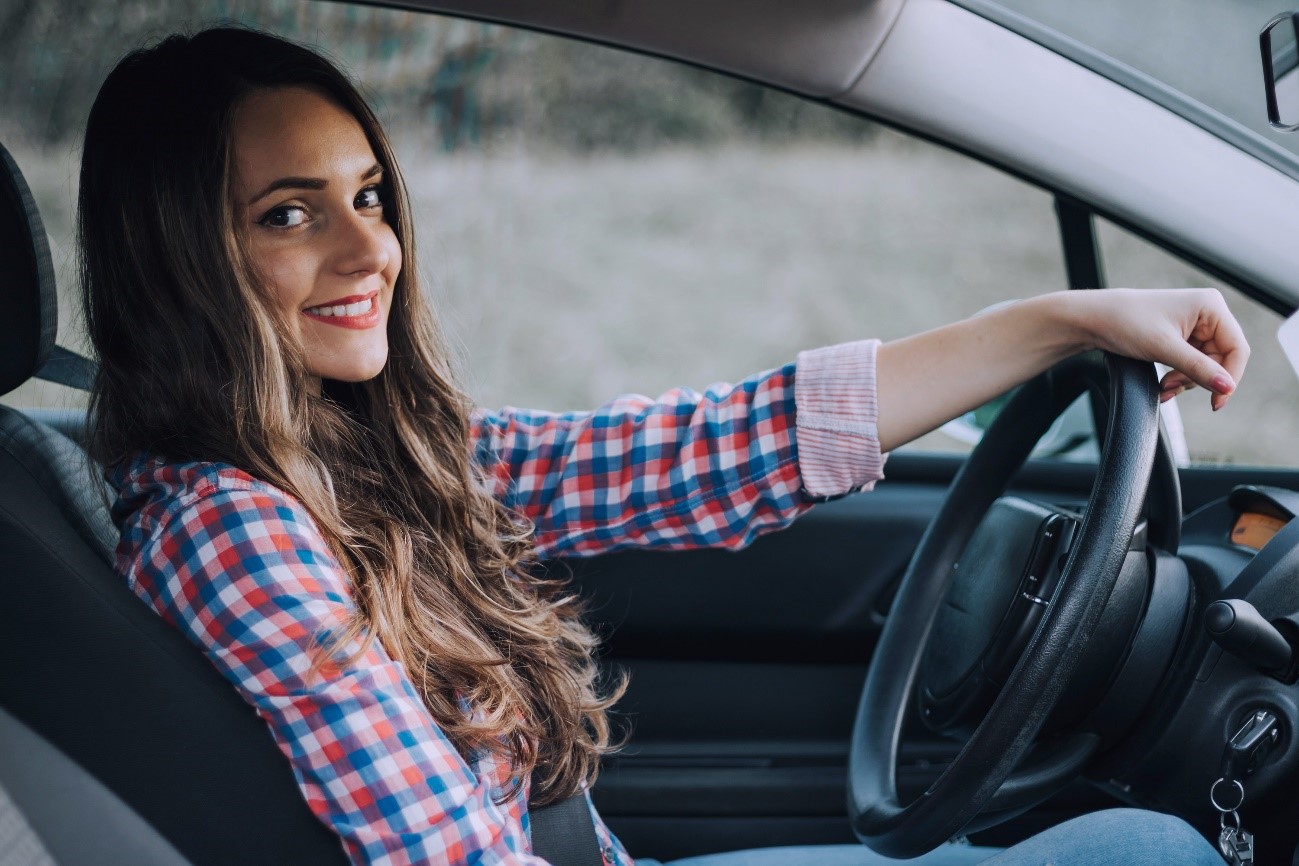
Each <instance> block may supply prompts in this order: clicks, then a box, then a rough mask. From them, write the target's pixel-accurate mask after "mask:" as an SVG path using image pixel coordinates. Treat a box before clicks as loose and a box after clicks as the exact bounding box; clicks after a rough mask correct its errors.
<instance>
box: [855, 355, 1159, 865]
mask: <svg viewBox="0 0 1299 866" xmlns="http://www.w3.org/2000/svg"><path fill="white" fill-rule="evenodd" d="M1089 389H1090V390H1091V391H1092V393H1093V394H1094V395H1096V396H1097V397H1099V398H1100V400H1099V401H1098V402H1101V403H1103V404H1104V405H1105V406H1107V407H1108V415H1109V418H1108V423H1107V426H1106V428H1105V436H1104V439H1103V442H1102V447H1101V456H1100V463H1099V466H1098V468H1097V472H1096V480H1095V483H1094V484H1093V486H1092V489H1091V494H1090V497H1089V499H1088V502H1087V507H1086V511H1085V514H1084V515H1083V516H1081V518H1079V516H1078V515H1071V514H1070V513H1069V512H1065V511H1063V510H1061V511H1058V512H1052V510H1051V509H1049V508H1048V507H1046V506H1040V505H1037V504H1032V503H1026V502H1024V501H1023V500H1012V498H1009V497H1002V493H1003V491H1004V490H1005V488H1006V486H1007V484H1008V483H1009V481H1010V479H1011V477H1012V476H1013V475H1014V473H1015V472H1016V471H1017V470H1018V469H1019V468H1020V467H1021V466H1022V465H1023V463H1024V461H1025V460H1026V459H1027V457H1028V455H1029V453H1030V451H1031V450H1032V449H1033V446H1034V445H1035V444H1036V443H1037V441H1038V439H1039V438H1040V437H1041V435H1042V434H1043V433H1045V432H1046V430H1047V428H1048V427H1049V426H1050V425H1051V423H1052V422H1053V421H1054V420H1055V419H1056V418H1057V417H1058V416H1059V415H1060V414H1061V413H1062V412H1064V410H1065V409H1066V408H1067V407H1068V406H1069V405H1070V404H1071V403H1072V402H1073V401H1074V400H1075V399H1076V398H1077V397H1078V396H1079V395H1081V394H1082V393H1084V392H1085V391H1087V390H1089ZM1158 435H1159V427H1158V384H1157V382H1156V378H1155V373H1154V367H1153V365H1151V364H1148V363H1142V362H1138V361H1134V360H1131V359H1128V358H1120V357H1117V356H1113V355H1105V356H1104V360H1103V362H1102V361H1101V360H1100V359H1099V358H1098V357H1097V355H1096V354H1095V353H1093V354H1092V355H1090V356H1088V355H1083V356H1078V357H1075V358H1071V359H1069V360H1067V361H1064V362H1063V363H1061V364H1059V365H1057V366H1055V367H1053V368H1051V369H1050V370H1048V371H1047V372H1045V373H1043V374H1042V375H1040V376H1038V377H1037V378H1035V379H1033V380H1031V381H1029V382H1028V383H1026V384H1025V385H1023V386H1022V387H1021V388H1020V389H1019V391H1018V392H1017V393H1016V394H1015V396H1014V397H1013V398H1012V399H1011V401H1010V402H1009V403H1008V404H1007V405H1006V407H1005V408H1004V409H1003V410H1002V412H1001V413H1000V414H999V415H998V416H997V418H996V419H995V421H994V422H993V424H992V425H991V426H990V427H989V428H988V430H987V432H986V433H985V434H984V436H983V438H982V440H981V441H980V442H979V444H978V446H977V447H976V448H975V449H974V451H973V453H972V454H971V455H970V457H969V459H968V460H967V461H966V463H965V464H964V466H963V467H962V468H961V470H960V472H958V473H957V475H956V478H955V480H954V481H953V482H952V485H951V487H950V488H949V490H948V492H947V496H946V499H945V500H944V502H943V505H942V508H941V509H940V510H939V512H938V514H937V516H935V517H934V519H933V522H932V523H930V524H929V527H928V528H927V529H926V530H925V534H924V536H923V537H922V538H921V541H920V544H919V546H918V547H917V549H916V552H915V555H914V556H913V557H912V559H911V563H910V565H909V566H908V568H907V571H906V574H905V575H904V576H903V578H902V582H901V585H900V587H899V589H898V592H897V596H896V598H895V600H894V602H893V606H892V608H891V610H890V613H889V616H888V618H887V621H886V623H885V626H884V629H883V631H882V633H881V635H880V639H879V643H878V644H877V646H876V648H875V653H874V657H873V658H872V660H871V665H870V671H869V673H868V674H867V677H866V685H865V688H864V690H863V692H862V697H861V703H860V705H859V707H858V710H857V717H856V720H855V722H854V729H853V737H852V747H851V752H850V754H849V761H848V809H849V816H850V818H851V821H852V826H853V829H854V831H855V832H856V833H857V836H858V838H859V839H861V841H862V842H864V843H865V844H866V845H868V846H869V847H871V848H872V849H874V850H875V851H877V852H879V853H881V854H885V855H887V856H890V857H899V858H905V857H914V856H917V855H919V854H922V853H924V852H926V851H929V850H932V849H933V848H935V847H937V846H938V845H940V844H942V843H943V842H945V841H946V840H948V839H950V838H952V837H953V836H955V835H956V834H957V833H959V832H961V830H962V829H964V828H966V827H967V826H969V825H970V824H971V822H973V821H974V820H975V819H976V817H978V816H979V815H980V813H981V812H983V813H984V815H985V817H986V816H987V814H988V813H993V814H994V815H995V814H996V813H1002V814H1003V815H1004V816H1005V817H1009V816H1010V815H1012V814H1014V813H1015V812H1017V811H1020V810H1022V809H1023V808H1026V807H1027V806H1028V805H1032V804H1033V803H1036V802H1039V801H1040V800H1041V799H1043V798H1044V797H1045V795H1046V794H1048V793H1050V792H1053V791H1054V790H1056V789H1057V788H1059V787H1060V786H1061V785H1062V784H1063V783H1064V782H1065V781H1068V780H1069V779H1072V778H1074V777H1075V776H1076V775H1077V773H1078V772H1079V771H1080V770H1081V769H1082V766H1083V765H1084V764H1085V763H1086V761H1087V759H1088V758H1089V757H1090V756H1091V754H1092V752H1093V751H1094V749H1095V747H1096V744H1097V739H1096V737H1095V736H1093V735H1090V734H1085V733H1076V734H1072V735H1070V736H1068V737H1066V738H1064V739H1063V744H1062V745H1060V746H1059V747H1058V748H1055V749H1054V750H1053V751H1052V752H1051V753H1050V754H1049V756H1048V757H1046V758H1045V759H1042V760H1038V761H1036V762H1035V763H1033V764H1032V765H1030V766H1028V767H1025V768H1022V769H1020V770H1019V771H1018V772H1014V774H1013V775H1012V772H1013V771H1015V769H1016V767H1017V766H1018V765H1019V763H1020V762H1021V760H1022V759H1023V758H1024V757H1025V755H1026V754H1027V753H1028V752H1029V749H1030V748H1031V747H1032V746H1033V745H1034V743H1035V740H1036V738H1037V735H1038V732H1039V730H1040V729H1041V728H1042V726H1043V723H1044V722H1045V721H1046V720H1047V717H1048V715H1049V714H1050V713H1051V710H1052V708H1053V707H1054V706H1055V705H1056V702H1057V700H1058V699H1059V698H1060V696H1061V695H1062V693H1063V691H1064V689H1065V687H1066V686H1067V685H1068V683H1069V681H1070V678H1071V677H1072V676H1073V675H1074V674H1075V673H1076V672H1078V670H1079V668H1080V665H1079V661H1080V660H1081V659H1082V657H1083V654H1084V651H1085V649H1086V647H1087V643H1088V640H1089V638H1090V637H1091V635H1092V633H1093V631H1094V630H1095V629H1096V626H1097V623H1098V621H1099V620H1100V617H1101V613H1102V611H1103V610H1104V608H1105V604H1106V601H1107V600H1108V599H1109V596H1110V592H1111V590H1112V589H1113V588H1114V586H1115V583H1116V581H1117V580H1118V577H1119V572H1120V569H1121V567H1122V566H1123V563H1124V559H1125V557H1126V556H1127V553H1128V550H1129V546H1130V544H1131V541H1132V537H1133V532H1134V529H1135V527H1136V523H1137V520H1138V518H1139V516H1140V513H1141V509H1142V504H1143V502H1144V499H1145V495H1146V488H1147V485H1148V482H1149V480H1150V477H1151V469H1152V465H1153V462H1154V455H1155V447H1156V441H1157V439H1158ZM993 512H995V513H993ZM985 516H987V518H988V519H987V520H985V519H984V518H985ZM1053 520H1054V521H1055V523H1054V525H1055V527H1056V529H1055V530H1051V529H1050V528H1049V527H1050V525H1051V524H1052V521H1053ZM988 524H996V525H994V526H992V527H991V528H988ZM981 526H982V528H981ZM1026 526H1027V527H1029V528H1028V529H1025V528H1024V527H1026ZM1042 527H1048V528H1047V529H1043V528H1042ZM1053 533H1054V534H1053ZM1062 535H1068V536H1070V538H1058V536H1062ZM972 540H973V541H974V543H971V542H972ZM1048 540H1054V541H1055V543H1057V544H1058V545H1060V546H1058V547H1055V548H1052V549H1053V550H1056V551H1060V552H1063V551H1064V550H1066V547H1064V546H1063V545H1064V544H1066V543H1067V544H1068V547H1067V557H1066V558H1064V559H1063V560H1062V561H1060V560H1055V561H1056V563H1057V564H1056V566H1055V569H1056V570H1055V575H1056V577H1055V578H1053V583H1054V585H1053V586H1051V587H1046V586H1043V585H1042V584H1041V583H1034V582H1033V581H1040V580H1042V577H1043V569H1042V568H1038V567H1037V566H1036V565H1034V564H1033V563H1034V562H1035V561H1036V560H1037V559H1042V557H1040V556H1038V554H1037V553H1035V552H1030V551H1027V550H1025V549H1023V548H1024V546H1025V545H1029V546H1032V547H1033V549H1034V551H1036V550H1037V548H1038V547H1039V546H1041V545H1043V544H1046V543H1047V541H1048ZM1048 552H1050V551H1048ZM1025 562H1028V563H1029V565H1028V566H1027V567H1026V566H1025V565H1024V563H1025ZM1044 566H1045V570H1046V571H1050V567H1051V563H1050V562H1044ZM1035 569H1036V570H1037V571H1038V574H1036V575H1035V574H1034V573H1033V572H1034V570H1035ZM953 599H955V600H953ZM1026 599H1027V600H1026ZM1017 611H1018V612H1017ZM1014 617H1019V618H1020V620H1019V621H1016V622H1014V623H1010V625H1013V626H1014V627H1013V628H1010V629H1009V631H1010V632H1011V633H1018V634H1019V635H1021V637H1020V639H1019V641H1018V644H1017V645H1015V646H1014V647H1013V649H1014V650H1015V652H1014V653H1011V654H1010V655H1012V656H1013V657H1010V658H1006V659H1004V660H1003V661H1002V665H1003V666H1004V667H1003V672H1002V673H1001V674H1000V675H999V676H985V674H986V673H987V671H986V670H985V668H987V667H988V666H989V665H992V664H993V662H991V661H990V660H989V659H990V658H991V656H990V655H989V654H990V653H991V655H996V654H997V653H998V652H1000V653H1001V654H1002V655H1003V656H1006V655H1007V653H1006V651H1005V650H1006V645H1007V641H1006V640H1004V635H1005V634H1006V633H1008V632H1007V627H1008V626H1007V623H1008V620H1011V619H1013V618H1014ZM936 623H938V627H937V628H936V627H935V624H936ZM1010 643H1011V644H1013V643H1015V642H1014V641H1011V642H1010ZM968 650H972V652H968ZM980 653H982V655H980ZM963 654H964V656H965V658H959V657H958V656H961V655H963ZM971 654H972V655H974V656H975V658H974V659H970V658H969V657H968V656H969V655H971ZM976 680H983V682H982V686H983V689H982V691H983V693H986V694H985V697H983V698H979V697H977V695H975V693H976V692H979V689H977V688H973V687H972V686H971V683H972V682H974V681H976ZM987 680H991V681H992V682H987ZM997 680H1000V683H1001V684H1000V688H999V690H997V689H996V688H994V686H996V685H997V684H998V683H997ZM918 687H919V691H918V692H917V688H918ZM913 693H916V694H918V695H919V696H921V697H923V698H925V699H926V700H927V703H926V700H921V701H920V702H921V705H922V713H924V714H928V713H938V714H940V715H941V714H943V713H948V714H949V715H951V716H952V717H953V718H956V717H959V716H960V715H961V713H962V712H964V713H965V714H966V716H967V717H968V718H967V719H966V720H965V721H964V722H963V723H964V724H965V726H966V727H965V730H968V729H969V728H973V730H972V732H971V733H970V734H969V738H968V739H967V740H966V742H965V745H964V746H963V747H962V748H961V750H960V752H959V754H958V755H957V756H956V758H955V759H954V760H953V761H952V762H951V764H950V765H949V766H948V767H947V768H946V769H945V770H944V771H943V773H942V774H941V775H940V776H939V778H938V779H937V780H936V781H935V782H934V783H933V784H932V785H931V786H930V787H929V789H928V790H927V791H925V792H924V793H923V794H922V795H920V796H919V797H918V798H916V799H915V800H913V801H912V802H910V803H907V804H903V803H901V802H900V801H899V798H898V790H897V778H896V770H895V766H896V762H897V757H898V747H899V741H900V739H901V734H902V726H903V720H904V718H905V717H906V716H907V710H908V707H909V706H910V705H911V700H912V695H913ZM919 699H920V698H919V697H918V698H917V700H919ZM985 710H986V712H985ZM980 716H981V718H979V717H980ZM927 720H928V719H927ZM949 727H955V728H958V729H959V728H960V724H955V723H954V724H952V725H950V726H949ZM991 823H995V819H994V820H993V821H992V822H991Z"/></svg>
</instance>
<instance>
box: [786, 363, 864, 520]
mask: <svg viewBox="0 0 1299 866" xmlns="http://www.w3.org/2000/svg"><path fill="white" fill-rule="evenodd" d="M879 345H880V341H879V340H861V341H858V342H855V343H840V344H839V345H837V346H827V347H825V348H823V349H810V350H808V351H806V352H800V353H799V355H798V362H797V364H796V366H795V370H794V403H795V405H796V406H797V409H798V415H797V420H796V425H797V429H796V437H797V443H798V467H799V474H800V475H801V476H802V479H803V491H804V492H805V493H806V494H807V495H808V496H810V497H813V498H824V497H829V496H841V495H843V494H845V493H852V492H855V491H858V490H870V489H871V488H872V487H874V486H875V482H876V481H879V480H880V479H881V478H883V477H884V459H885V455H884V454H881V453H880V440H879V434H878V431H877V429H876V424H877V422H878V421H879V403H878V401H877V398H876V390H875V352H876V350H877V349H878V348H879Z"/></svg>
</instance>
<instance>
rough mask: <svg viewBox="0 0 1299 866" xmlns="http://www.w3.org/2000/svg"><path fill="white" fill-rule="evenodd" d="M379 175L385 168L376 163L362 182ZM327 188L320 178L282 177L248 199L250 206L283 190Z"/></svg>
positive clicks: (326, 183) (324, 181) (366, 173)
mask: <svg viewBox="0 0 1299 866" xmlns="http://www.w3.org/2000/svg"><path fill="white" fill-rule="evenodd" d="M378 174H383V166H382V165H380V164H379V163H377V162H376V163H375V164H374V165H372V166H370V167H369V168H367V169H366V170H365V173H364V174H362V175H361V180H369V179H370V178H372V177H374V176H375V175H378ZM327 186H329V181H327V180H324V179H323V178H319V177H282V178H280V179H279V180H273V181H271V182H270V183H269V184H267V185H266V187H265V188H263V189H262V190H261V192H259V193H257V195H255V196H253V197H252V198H250V199H248V204H249V205H253V204H256V203H257V202H259V201H261V200H262V199H264V198H266V197H267V196H268V195H270V194H271V193H273V192H276V191H277V190H281V189H324V188H325V187H327Z"/></svg>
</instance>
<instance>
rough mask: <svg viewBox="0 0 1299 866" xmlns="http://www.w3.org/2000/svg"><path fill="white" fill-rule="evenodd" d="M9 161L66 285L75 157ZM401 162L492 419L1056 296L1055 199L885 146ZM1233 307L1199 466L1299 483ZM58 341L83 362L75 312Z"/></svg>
mask: <svg viewBox="0 0 1299 866" xmlns="http://www.w3.org/2000/svg"><path fill="white" fill-rule="evenodd" d="M15 156H16V157H17V158H18V160H19V163H20V165H22V166H23V168H24V170H25V171H27V172H28V173H29V175H30V177H31V181H32V185H33V187H34V188H35V191H36V193H37V196H38V199H39V200H40V201H41V204H42V207H43V209H44V212H45V215H46V220H47V223H48V224H49V228H50V233H51V236H52V239H53V242H54V247H55V257H56V263H57V264H58V266H59V270H60V274H61V277H63V287H64V289H65V290H66V289H67V288H68V287H69V286H71V285H72V280H71V279H68V278H69V277H70V276H71V270H70V263H71V258H70V250H71V240H70V239H71V223H70V214H71V198H72V193H71V190H72V184H73V183H74V181H72V180H69V178H72V177H75V174H73V173H71V169H70V166H71V165H72V163H73V160H74V154H71V153H66V152H64V153H52V154H51V153H45V154H37V153H35V152H32V151H26V152H24V151H22V150H21V149H19V151H18V152H16V154H15ZM403 160H404V167H405V170H406V175H407V180H408V183H409V185H410V187H411V190H412V193H413V196H414V199H415V201H416V207H417V225H418V226H419V229H420V235H419V247H420V259H421V261H420V272H421V274H422V275H423V277H424V284H425V287H426V289H427V291H429V292H430V293H431V296H432V297H433V299H434V302H435V304H436V305H437V309H438V311H439V314H440V317H441V319H442V321H443V323H444V327H445V330H446V331H447V334H448V336H449V339H450V340H451V342H452V343H453V344H454V345H455V346H456V347H458V353H459V355H460V356H461V357H462V359H463V365H462V366H463V369H464V370H465V379H466V383H467V386H468V387H469V389H470V391H471V393H473V394H474V395H475V397H476V398H478V399H479V400H481V401H483V402H484V403H486V404H489V405H499V404H506V403H510V404H515V405H533V406H541V407H546V408H556V409H566V408H579V407H589V406H592V405H594V404H596V403H598V402H600V401H602V400H604V399H607V398H608V397H611V396H613V395H615V394H617V393H621V392H625V391H633V390H634V391H641V392H654V391H656V390H660V389H664V388H668V387H671V386H674V385H679V384H688V385H693V386H696V387H699V386H703V385H706V384H708V383H709V382H712V381H715V380H722V379H732V378H735V377H739V376H743V375H745V374H747V373H749V372H752V371H755V370H759V369H762V368H765V367H770V366H773V365H777V364H781V363H784V362H785V361H787V360H790V359H792V358H793V357H794V355H795V354H796V353H797V352H798V350H799V349H801V348H805V347H809V346H815V345H820V344H825V343H831V342H837V341H842V340H851V339H857V338H861V337H866V336H879V337H883V338H889V337H896V336H901V335H904V334H907V333H911V332H914V331H916V330H919V329H923V328H927V327H932V326H935V325H938V324H941V323H943V322H947V321H950V320H953V319H956V318H959V317H962V316H966V315H969V314H972V313H974V312H976V311H978V310H980V309H982V308H983V307H985V306H987V305H989V304H992V303H995V302H997V301H1000V300H1004V299H1007V298H1015V297H1024V296H1027V295H1030V294H1037V293H1041V292H1045V291H1053V290H1056V289H1060V288H1063V287H1064V275H1063V269H1062V266H1061V260H1060V249H1059V241H1058V238H1057V235H1056V229H1055V224H1054V214H1053V212H1052V209H1051V202H1050V199H1049V197H1048V196H1046V195H1045V194H1044V193H1042V192H1041V191H1040V190H1037V189H1035V188H1032V187H1029V186H1027V185H1025V184H1022V183H1020V182H1018V181H1015V180H1013V179H1010V178H1008V177H1006V176H1004V175H1002V174H1000V173H998V172H996V171H993V170H991V169H987V168H985V167H982V166H980V165H976V164H974V163H972V162H971V161H970V160H967V159H964V158H962V157H958V156H954V155H952V154H949V153H947V152H945V151H942V150H939V149H937V148H934V147H931V146H929V145H925V144H922V143H917V142H914V141H911V140H909V139H904V138H902V137H901V136H897V135H894V134H891V133H882V134H881V135H880V136H879V137H877V138H875V139H873V140H872V141H871V142H869V143H868V144H866V145H858V146H847V145H823V146H822V145H802V146H798V147H788V148H777V149H772V148H764V147H756V146H742V145H733V146H726V147H722V148H715V149H708V150H702V151H687V150H668V151H656V152H652V153H648V154H644V155H639V156H617V155H593V156H585V157H579V156H573V155H555V154H549V155H548V154H536V153H528V152H525V151H511V152H506V153H496V154H493V155H490V156H485V155H472V154H471V155H457V156H454V157H447V156H441V155H437V156H433V157H431V158H430V157H427V156H425V155H423V154H421V153H420V152H419V151H411V152H407V153H404V154H403ZM1297 228H1299V227H1297ZM1103 241H1104V245H1105V250H1106V258H1107V262H1106V264H1107V268H1108V272H1109V275H1110V278H1111V282H1112V283H1114V284H1123V285H1150V286H1176V285H1203V284H1206V282H1207V278H1205V277H1204V276H1202V275H1199V274H1197V273H1195V272H1194V271H1193V270H1191V269H1189V268H1187V267H1185V266H1184V265H1181V264H1180V263H1178V262H1176V261H1175V260H1173V259H1171V258H1170V257H1168V256H1166V255H1164V254H1162V253H1161V252H1159V251H1157V250H1154V249H1152V248H1150V247H1149V246H1148V245H1146V244H1144V243H1143V242H1141V241H1138V240H1135V239H1133V238H1131V237H1128V236H1125V235H1123V234H1121V233H1120V232H1119V231H1118V230H1116V229H1107V230H1105V231H1104V233H1103ZM1229 299H1230V300H1231V302H1232V304H1233V308H1234V309H1235V310H1236V311H1237V313H1238V315H1240V316H1241V318H1242V320H1243V321H1244V323H1245V325H1246V328H1247V330H1248V332H1249V335H1250V338H1251V341H1252V343H1253V345H1254V347H1255V350H1256V354H1255V360H1254V362H1253V364H1252V365H1251V370H1250V373H1249V375H1248V377H1247V378H1246V379H1245V381H1244V382H1243V383H1242V388H1241V391H1240V393H1239V395H1238V396H1237V397H1236V398H1235V399H1234V400H1233V402H1232V405H1231V406H1230V410H1229V411H1227V412H1223V413H1219V414H1213V413H1210V412H1209V411H1208V408H1207V404H1208V401H1207V398H1205V397H1204V395H1203V394H1201V393H1196V392H1192V393H1191V394H1188V395H1186V396H1185V397H1183V398H1180V400H1179V402H1180V403H1181V405H1182V407H1183V409H1182V411H1183V414H1184V418H1185V423H1186V428H1187V437H1188V440H1189V444H1190V449H1191V452H1192V456H1193V458H1194V459H1196V460H1204V461H1209V462H1236V463H1261V464H1287V465H1299V449H1297V448H1294V447H1292V444H1291V443H1292V437H1293V433H1294V431H1295V430H1296V429H1299V425H1296V421H1299V381H1296V379H1295V378H1294V375H1293V373H1291V372H1290V370H1289V367H1288V365H1287V364H1286V362H1285V360H1284V359H1283V358H1282V357H1281V355H1280V352H1279V350H1277V349H1276V348H1275V341H1274V338H1273V332H1274V331H1275V328H1276V325H1277V324H1278V323H1279V320H1278V318H1277V317H1276V316H1274V315H1273V314H1271V313H1268V312H1266V311H1263V310H1261V309H1259V308H1257V307H1256V306H1255V305H1253V304H1252V303H1251V302H1249V301H1247V300H1245V299H1243V298H1240V297H1239V296H1237V297H1235V298H1229ZM61 330H62V332H63V336H64V339H65V340H66V341H68V342H69V343H70V344H72V345H77V344H78V343H79V340H78V339H77V328H76V325H75V322H74V321H73V319H72V318H71V317H69V316H65V323H64V325H63V327H62V328H61ZM59 390H60V389H55V388H44V387H37V386H29V387H25V388H24V389H22V390H20V391H19V392H16V393H15V394H13V395H10V397H9V398H6V402H11V403H17V404H27V405H31V404H33V403H37V402H41V403H54V404H56V405H66V404H67V403H68V402H74V401H76V400H77V399H78V398H77V397H76V396H75V395H68V394H62V393H59ZM1201 404H1203V405H1201ZM921 445H922V446H923V447H934V448H951V447H953V446H954V443H953V442H952V440H949V439H947V438H946V437H944V436H942V435H941V434H934V435H932V436H930V437H926V439H925V440H924V441H923V442H922V443H921Z"/></svg>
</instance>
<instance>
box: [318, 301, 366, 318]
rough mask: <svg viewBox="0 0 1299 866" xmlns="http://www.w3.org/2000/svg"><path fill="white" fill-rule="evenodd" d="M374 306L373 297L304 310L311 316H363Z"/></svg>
mask: <svg viewBox="0 0 1299 866" xmlns="http://www.w3.org/2000/svg"><path fill="white" fill-rule="evenodd" d="M373 308H374V298H366V299H365V300H364V301H357V302H356V303H355V304H337V305H335V306H332V307H308V308H307V309H306V310H305V311H304V312H307V313H310V314H311V315H313V316H363V315H365V314H366V313H368V312H370V310H372V309H373Z"/></svg>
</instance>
